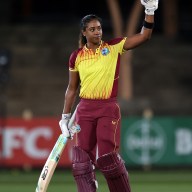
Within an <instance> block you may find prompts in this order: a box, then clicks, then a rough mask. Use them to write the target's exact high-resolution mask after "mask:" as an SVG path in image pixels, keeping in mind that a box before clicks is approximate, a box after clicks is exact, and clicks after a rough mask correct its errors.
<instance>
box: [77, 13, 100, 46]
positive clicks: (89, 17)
mask: <svg viewBox="0 0 192 192" xmlns="http://www.w3.org/2000/svg"><path fill="white" fill-rule="evenodd" d="M93 20H98V21H99V22H100V23H102V19H101V18H100V17H98V16H97V15H94V14H90V15H86V16H85V17H83V18H82V19H81V23H80V34H79V47H83V46H84V45H85V44H86V43H87V39H86V37H84V36H83V34H82V31H85V30H86V27H87V24H88V23H89V22H90V21H93Z"/></svg>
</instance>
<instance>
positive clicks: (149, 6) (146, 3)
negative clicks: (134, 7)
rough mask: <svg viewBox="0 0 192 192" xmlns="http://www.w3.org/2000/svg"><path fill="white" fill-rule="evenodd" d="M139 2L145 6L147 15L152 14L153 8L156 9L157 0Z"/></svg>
mask: <svg viewBox="0 0 192 192" xmlns="http://www.w3.org/2000/svg"><path fill="white" fill-rule="evenodd" d="M141 4H142V5H143V6H144V7H145V13H146V14H147V15H154V12H155V10H157V9H158V4H159V0H141Z"/></svg>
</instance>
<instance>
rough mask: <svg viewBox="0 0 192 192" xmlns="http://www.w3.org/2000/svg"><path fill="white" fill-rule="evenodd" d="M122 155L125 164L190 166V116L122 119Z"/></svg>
mask: <svg viewBox="0 0 192 192" xmlns="http://www.w3.org/2000/svg"><path fill="white" fill-rule="evenodd" d="M121 155H122V157H123V159H124V160H125V162H126V165H128V166H131V165H132V166H137V165H139V166H140V165H157V166H158V165H160V166H166V165H169V166H175V165H181V166H182V165H192V117H176V118H171V117H170V118H168V117H166V118H164V117H154V118H152V119H144V118H139V117H132V118H122V126H121Z"/></svg>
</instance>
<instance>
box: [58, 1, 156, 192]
mask: <svg viewBox="0 0 192 192" xmlns="http://www.w3.org/2000/svg"><path fill="white" fill-rule="evenodd" d="M141 4H142V5H143V6H144V7H145V19H144V22H143V26H142V29H141V32H140V33H138V34H135V35H133V36H131V37H123V38H116V39H113V40H111V41H108V42H104V41H103V40H102V21H101V19H100V18H99V17H98V16H96V15H87V16H85V17H83V18H82V20H81V32H80V44H81V47H80V48H79V49H78V50H75V51H74V52H73V53H72V54H71V56H70V59H69V83H68V87H67V90H66V93H65V99H64V108H63V114H62V118H61V120H60V122H59V125H60V128H61V131H62V133H63V135H64V136H66V137H69V138H73V135H74V131H73V130H71V129H70V128H68V122H69V119H70V117H71V109H72V107H73V104H74V101H75V98H76V95H77V93H78V91H77V90H79V89H78V87H79V86H80V92H79V97H80V102H79V104H78V106H77V112H76V123H77V124H79V125H80V127H81V131H80V132H79V133H78V134H77V142H76V145H75V146H74V147H73V149H72V155H73V156H72V172H73V176H74V178H75V181H76V184H77V189H78V192H95V191H96V190H97V187H98V184H97V181H96V177H95V173H94V166H96V167H97V168H98V169H99V170H100V171H101V172H102V173H103V175H104V177H105V179H106V181H107V184H108V187H109V190H110V192H130V191H131V187H130V183H129V177H128V172H127V170H126V167H125V165H124V161H123V159H122V158H121V156H120V155H119V145H120V120H121V115H120V109H119V105H118V102H117V92H118V80H119V67H120V56H121V54H123V53H124V52H125V51H127V50H130V49H133V48H135V47H137V46H139V45H141V44H143V43H144V42H146V41H147V40H149V39H150V37H151V34H152V30H153V25H154V12H155V10H156V9H157V8H158V0H141Z"/></svg>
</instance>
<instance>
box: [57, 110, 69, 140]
mask: <svg viewBox="0 0 192 192" xmlns="http://www.w3.org/2000/svg"><path fill="white" fill-rule="evenodd" d="M70 118H71V113H67V114H62V118H61V120H60V121H59V126H60V128H61V132H62V134H63V136H64V137H67V138H71V133H70V131H69V128H68V124H69V120H70Z"/></svg>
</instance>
